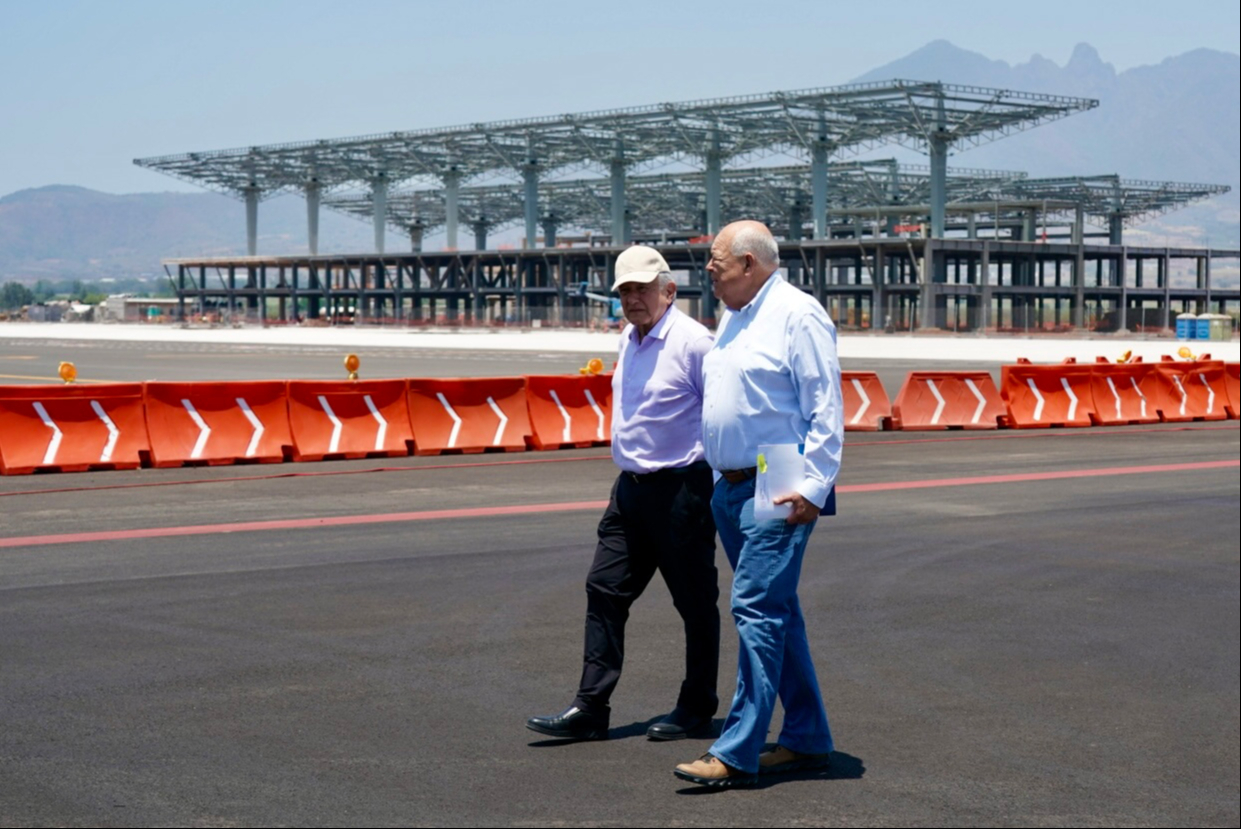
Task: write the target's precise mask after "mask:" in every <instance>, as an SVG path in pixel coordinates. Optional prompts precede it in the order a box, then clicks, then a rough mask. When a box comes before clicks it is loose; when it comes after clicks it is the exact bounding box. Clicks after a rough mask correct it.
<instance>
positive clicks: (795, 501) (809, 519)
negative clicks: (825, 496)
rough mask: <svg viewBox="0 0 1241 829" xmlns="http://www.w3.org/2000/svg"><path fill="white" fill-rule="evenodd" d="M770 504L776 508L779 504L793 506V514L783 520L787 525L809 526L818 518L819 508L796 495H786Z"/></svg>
mask: <svg viewBox="0 0 1241 829" xmlns="http://www.w3.org/2000/svg"><path fill="white" fill-rule="evenodd" d="M772 503H773V504H775V505H776V506H780V505H781V504H792V505H793V513H792V514H791V515H790V516H789V517H788V518H786V519H785V521H786V522H788V523H789V524H810V523H813V522H814V520H815V519H817V518H818V517H819V508H818V507H816V506H815V505H814V504H812V503H810V502H809V501H807V500H806V499H805V498H804V497H803V496H801V495H799V494H797V493H793V494H792V495H787V496H785V497H784V498H777V499H775V500H774V501H772Z"/></svg>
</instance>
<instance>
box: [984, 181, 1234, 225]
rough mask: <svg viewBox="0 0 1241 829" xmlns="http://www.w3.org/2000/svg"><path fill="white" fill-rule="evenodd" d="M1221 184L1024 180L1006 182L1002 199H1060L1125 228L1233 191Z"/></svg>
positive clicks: (1002, 189)
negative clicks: (1116, 219) (1117, 221)
mask: <svg viewBox="0 0 1241 829" xmlns="http://www.w3.org/2000/svg"><path fill="white" fill-rule="evenodd" d="M1231 189H1232V188H1231V187H1228V186H1226V185H1222V184H1182V183H1177V182H1173V181H1139V180H1136V179H1122V178H1121V177H1120V176H1117V175H1102V176H1076V177H1063V178H1037V179H1022V180H1018V181H1011V182H1006V183H1005V184H1004V185H1002V186H1001V188H1000V189H999V191H998V195H999V196H1000V198H1018V199H1031V198H1034V199H1059V200H1068V201H1073V202H1077V203H1078V204H1080V205H1082V207H1083V208H1084V209H1085V212H1086V215H1088V216H1091V217H1095V218H1100V219H1104V220H1108V219H1112V218H1119V219H1121V220H1122V221H1123V222H1124V225H1125V226H1126V227H1134V226H1136V225H1139V224H1142V223H1143V222H1145V221H1148V220H1150V219H1153V218H1155V217H1157V216H1162V215H1163V214H1165V213H1170V212H1172V211H1174V210H1179V209H1180V208H1182V207H1184V206H1186V205H1188V204H1192V203H1194V202H1198V201H1204V200H1206V199H1209V198H1212V197H1214V196H1218V195H1222V194H1224V193H1227V192H1229V191H1230V190H1231Z"/></svg>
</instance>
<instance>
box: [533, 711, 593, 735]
mask: <svg viewBox="0 0 1241 829" xmlns="http://www.w3.org/2000/svg"><path fill="white" fill-rule="evenodd" d="M526 728H528V729H530V730H531V731H537V732H538V733H540V734H545V735H546V736H548V737H554V738H555V739H557V740H606V739H607V738H608V715H607V714H604V715H602V716H600V715H598V714H590V713H588V712H586V711H583V710H582V709H580V708H578V707H577V706H576V705H574V706H570V707H569V708H566V709H565V710H564V711H561V712H560V713H559V714H557V715H556V716H554V717H531V718H530V719H528V720H526Z"/></svg>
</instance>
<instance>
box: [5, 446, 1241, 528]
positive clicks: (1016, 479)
mask: <svg viewBox="0 0 1241 829" xmlns="http://www.w3.org/2000/svg"><path fill="white" fill-rule="evenodd" d="M1238 467H1241V459H1238V460H1227V461H1207V462H1202V463H1182V464H1170V465H1165V466H1130V467H1117V468H1111V469H1075V470H1061V471H1058V472H1033V473H1026V474H1020V475H989V476H985V477H977V478H948V479H938V480H931V481H897V482H889V483H879V484H851V485H845V486H840V487H837V491H838V492H839V493H841V494H843V495H848V494H864V493H874V492H899V491H905V490H911V489H936V488H943V487H958V486H990V485H994V484H1006V483H1032V482H1037V481H1059V480H1072V479H1077V478H1106V477H1113V476H1118V475H1152V474H1158V473H1162V472H1199V471H1206V470H1214V469H1236V468H1238ZM607 503H608V502H607V501H569V502H564V503H556V504H527V505H524V506H508V507H475V508H469V509H445V510H427V511H424V512H398V513H385V514H380V515H342V516H333V517H328V518H292V519H286V520H279V521H247V522H243V523H237V524H204V525H196V526H187V527H152V528H149V529H132V530H110V531H103V532H91V533H66V534H61V535H36V536H24V537H16V538H0V548H7V547H40V546H47V545H51V544H83V543H92V542H99V541H125V540H131V539H139V538H172V537H178V536H192V535H220V534H227V533H241V532H266V531H270V530H300V529H317V528H323V527H350V526H361V525H367V524H393V523H406V522H411V521H441V520H454V519H466V518H496V517H501V516H510V515H537V514H544V513H555V512H582V511H593V510H600V509H603V508H604V507H606V506H607Z"/></svg>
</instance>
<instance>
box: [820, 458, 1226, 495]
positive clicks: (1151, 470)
mask: <svg viewBox="0 0 1241 829" xmlns="http://www.w3.org/2000/svg"><path fill="white" fill-rule="evenodd" d="M1237 467H1241V459H1239V460H1235V461H1206V462H1203V463H1174V464H1165V465H1162V466H1124V467H1113V468H1111V469H1073V470H1063V471H1057V472H1023V473H1021V474H1018V475H986V476H981V477H977V478H943V479H941V480H937V481H903V482H899V483H885V484H853V485H851V486H842V487H839V488H838V489H839V491H840V492H841V493H842V494H844V493H864V492H897V491H901V490H908V489H932V488H934V487H954V486H980V485H984V484H1019V483H1033V482H1036V481H1066V480H1072V479H1074V478H1110V477H1112V476H1115V475H1153V474H1157V473H1161V472H1200V471H1204V470H1208V469H1235V468H1237Z"/></svg>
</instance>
